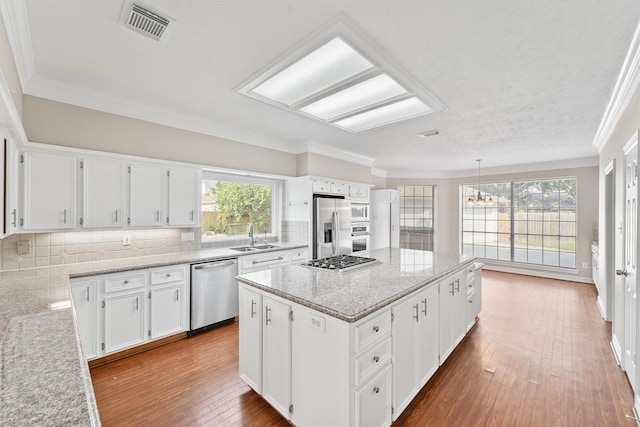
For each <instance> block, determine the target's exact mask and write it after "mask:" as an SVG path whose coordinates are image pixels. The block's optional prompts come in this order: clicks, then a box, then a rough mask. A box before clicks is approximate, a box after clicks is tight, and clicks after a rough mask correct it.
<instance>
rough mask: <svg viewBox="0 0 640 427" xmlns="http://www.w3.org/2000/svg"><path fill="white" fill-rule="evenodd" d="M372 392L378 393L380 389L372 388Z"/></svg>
mask: <svg viewBox="0 0 640 427" xmlns="http://www.w3.org/2000/svg"><path fill="white" fill-rule="evenodd" d="M373 392H374V393H375V394H378V393H380V387H378V386H376V387H374V388H373Z"/></svg>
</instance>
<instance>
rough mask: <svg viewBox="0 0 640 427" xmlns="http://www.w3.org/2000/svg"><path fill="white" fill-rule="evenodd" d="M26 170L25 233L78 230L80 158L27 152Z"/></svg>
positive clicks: (24, 198) (23, 163)
mask: <svg viewBox="0 0 640 427" xmlns="http://www.w3.org/2000/svg"><path fill="white" fill-rule="evenodd" d="M20 161H21V164H22V166H23V183H24V188H23V193H22V194H23V205H22V206H23V209H24V211H23V212H22V215H21V220H20V223H21V225H22V226H23V228H24V229H25V230H55V229H72V228H75V226H76V218H75V213H76V158H75V157H73V156H69V155H59V154H49V153H39V152H27V153H24V154H22V155H21V159H20Z"/></svg>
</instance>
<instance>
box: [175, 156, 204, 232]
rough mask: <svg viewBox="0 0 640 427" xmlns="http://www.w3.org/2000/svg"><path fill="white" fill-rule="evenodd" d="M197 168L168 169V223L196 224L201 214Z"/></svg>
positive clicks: (180, 224)
mask: <svg viewBox="0 0 640 427" xmlns="http://www.w3.org/2000/svg"><path fill="white" fill-rule="evenodd" d="M200 176H201V175H200V170H198V169H174V168H171V169H169V177H168V179H169V225H176V226H193V227H195V226H197V225H198V224H199V220H200V216H201V209H202V208H201V206H200V191H201V184H200V181H201V177H200Z"/></svg>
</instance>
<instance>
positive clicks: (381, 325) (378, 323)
mask: <svg viewBox="0 0 640 427" xmlns="http://www.w3.org/2000/svg"><path fill="white" fill-rule="evenodd" d="M354 334H355V345H354V351H355V352H356V353H358V352H360V350H362V349H364V348H367V347H368V346H370V345H372V344H373V343H375V342H376V341H378V340H382V339H385V338H387V337H389V336H390V335H391V310H384V311H383V312H382V313H380V314H378V315H375V316H374V317H373V318H371V319H368V320H365V321H364V322H363V323H361V324H359V325H357V326H356V327H355V331H354Z"/></svg>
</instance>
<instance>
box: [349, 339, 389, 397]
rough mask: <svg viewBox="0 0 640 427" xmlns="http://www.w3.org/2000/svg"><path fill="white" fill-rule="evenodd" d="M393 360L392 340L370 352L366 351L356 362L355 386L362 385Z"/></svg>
mask: <svg viewBox="0 0 640 427" xmlns="http://www.w3.org/2000/svg"><path fill="white" fill-rule="evenodd" d="M390 360H391V339H387V340H385V341H383V342H381V343H380V344H378V345H376V346H375V347H373V348H372V349H371V350H369V351H365V352H364V353H362V354H361V355H360V356H358V357H357V358H356V360H355V366H354V372H355V385H356V386H358V385H360V383H361V382H363V381H365V380H366V379H367V378H369V377H371V375H373V374H375V373H376V372H377V371H378V369H380V368H382V367H383V366H384V365H386V364H387V362H389V361H390Z"/></svg>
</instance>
